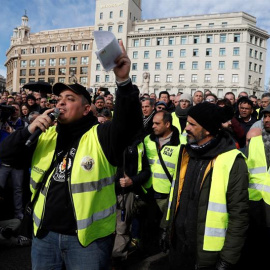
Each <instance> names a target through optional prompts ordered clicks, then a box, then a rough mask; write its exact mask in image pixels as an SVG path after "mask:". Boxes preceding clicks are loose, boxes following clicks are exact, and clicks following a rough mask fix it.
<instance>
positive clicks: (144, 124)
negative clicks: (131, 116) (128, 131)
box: [143, 110, 155, 127]
mask: <svg viewBox="0 0 270 270" xmlns="http://www.w3.org/2000/svg"><path fill="white" fill-rule="evenodd" d="M154 113H155V110H153V111H152V113H151V114H150V115H149V116H147V117H144V118H143V126H144V127H147V124H148V122H149V121H150V120H151V119H152V116H153V114H154Z"/></svg>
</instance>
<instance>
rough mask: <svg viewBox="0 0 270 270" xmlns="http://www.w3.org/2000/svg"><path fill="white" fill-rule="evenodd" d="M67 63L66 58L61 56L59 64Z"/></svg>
mask: <svg viewBox="0 0 270 270" xmlns="http://www.w3.org/2000/svg"><path fill="white" fill-rule="evenodd" d="M66 64H67V59H66V58H59V65H60V66H65V65H66Z"/></svg>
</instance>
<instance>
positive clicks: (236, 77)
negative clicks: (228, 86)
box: [232, 74, 239, 83]
mask: <svg viewBox="0 0 270 270" xmlns="http://www.w3.org/2000/svg"><path fill="white" fill-rule="evenodd" d="M232 82H233V83H238V82H239V78H238V74H232Z"/></svg>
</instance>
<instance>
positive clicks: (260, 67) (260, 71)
mask: <svg viewBox="0 0 270 270" xmlns="http://www.w3.org/2000/svg"><path fill="white" fill-rule="evenodd" d="M259 73H262V65H259Z"/></svg>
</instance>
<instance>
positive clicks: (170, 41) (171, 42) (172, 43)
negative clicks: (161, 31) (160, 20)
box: [168, 37, 174, 45]
mask: <svg viewBox="0 0 270 270" xmlns="http://www.w3.org/2000/svg"><path fill="white" fill-rule="evenodd" d="M168 44H169V45H174V37H169V43H168Z"/></svg>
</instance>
